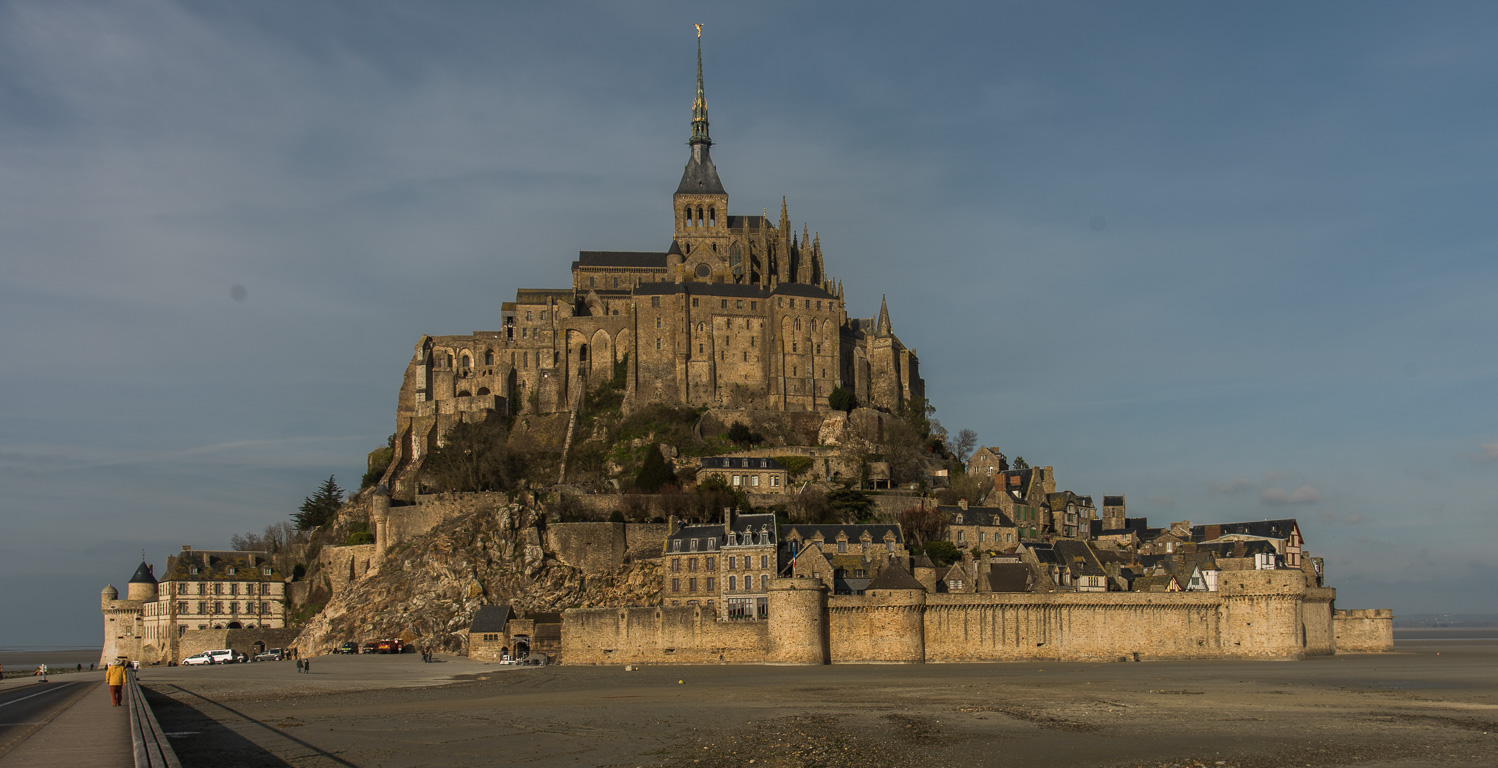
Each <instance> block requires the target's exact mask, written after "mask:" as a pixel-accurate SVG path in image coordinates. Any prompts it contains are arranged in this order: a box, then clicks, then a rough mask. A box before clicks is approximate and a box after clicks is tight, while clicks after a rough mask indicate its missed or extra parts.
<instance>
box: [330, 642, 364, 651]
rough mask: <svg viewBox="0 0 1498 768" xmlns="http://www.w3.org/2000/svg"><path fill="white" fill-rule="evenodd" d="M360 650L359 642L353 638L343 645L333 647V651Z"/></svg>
mask: <svg viewBox="0 0 1498 768" xmlns="http://www.w3.org/2000/svg"><path fill="white" fill-rule="evenodd" d="M358 652H359V644H358V643H356V642H354V641H353V640H350V641H348V642H346V643H344V644H343V645H340V646H338V647H337V648H334V649H333V653H358Z"/></svg>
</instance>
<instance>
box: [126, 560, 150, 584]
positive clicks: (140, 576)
mask: <svg viewBox="0 0 1498 768" xmlns="http://www.w3.org/2000/svg"><path fill="white" fill-rule="evenodd" d="M129 583H131V584H155V583H156V574H153V573H151V566H149V565H146V562H145V561H144V560H142V561H141V563H140V567H139V568H136V569H135V575H134V576H131V577H130V582H129Z"/></svg>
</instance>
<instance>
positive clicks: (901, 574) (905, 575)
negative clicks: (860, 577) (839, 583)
mask: <svg viewBox="0 0 1498 768" xmlns="http://www.w3.org/2000/svg"><path fill="white" fill-rule="evenodd" d="M865 589H919V590H921V591H922V592H925V591H926V586H925V585H924V584H922V583H920V582H919V581H916V580H915V577H914V576H911V575H910V573H909V572H908V571H906V570H905V568H904V567H903V566H901V565H900V564H899V563H894V562H892V563H890V564H889V565H887V566H885V568H884V570H882V571H880V572H879V575H878V576H875V577H874V579H873V581H870V582H869V585H868V586H867V587H865Z"/></svg>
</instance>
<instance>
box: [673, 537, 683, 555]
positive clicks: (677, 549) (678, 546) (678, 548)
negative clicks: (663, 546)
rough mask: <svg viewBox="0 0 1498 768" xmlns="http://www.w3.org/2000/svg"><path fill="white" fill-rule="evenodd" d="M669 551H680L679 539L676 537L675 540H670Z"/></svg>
mask: <svg viewBox="0 0 1498 768" xmlns="http://www.w3.org/2000/svg"><path fill="white" fill-rule="evenodd" d="M671 551H672V552H680V551H681V539H677V540H676V541H673V542H671Z"/></svg>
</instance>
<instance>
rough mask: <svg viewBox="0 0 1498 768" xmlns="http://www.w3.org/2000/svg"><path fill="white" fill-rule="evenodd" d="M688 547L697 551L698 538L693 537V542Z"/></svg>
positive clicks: (692, 550)
mask: <svg viewBox="0 0 1498 768" xmlns="http://www.w3.org/2000/svg"><path fill="white" fill-rule="evenodd" d="M688 549H689V551H691V552H696V551H697V540H696V539H692V543H691V544H690V545H689V547H688Z"/></svg>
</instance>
